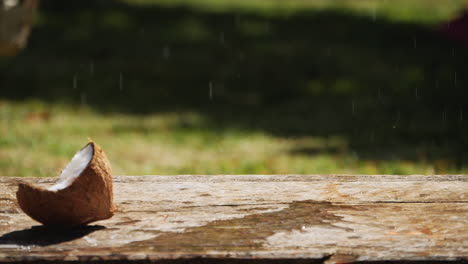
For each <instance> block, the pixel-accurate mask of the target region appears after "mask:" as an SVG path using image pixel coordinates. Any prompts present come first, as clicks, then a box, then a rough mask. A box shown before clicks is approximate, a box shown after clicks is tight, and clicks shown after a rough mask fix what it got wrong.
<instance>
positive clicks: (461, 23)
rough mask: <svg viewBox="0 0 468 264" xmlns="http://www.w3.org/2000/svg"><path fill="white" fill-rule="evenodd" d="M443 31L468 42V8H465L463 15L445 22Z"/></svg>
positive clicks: (455, 38) (456, 38) (458, 39)
mask: <svg viewBox="0 0 468 264" xmlns="http://www.w3.org/2000/svg"><path fill="white" fill-rule="evenodd" d="M441 32H442V33H443V34H444V35H446V36H448V37H450V38H452V39H454V40H456V41H461V42H463V43H465V44H468V10H465V11H464V12H463V13H462V14H461V16H459V17H457V18H455V19H454V20H451V21H449V22H448V23H446V24H444V25H443V26H442V29H441Z"/></svg>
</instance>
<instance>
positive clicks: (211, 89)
mask: <svg viewBox="0 0 468 264" xmlns="http://www.w3.org/2000/svg"><path fill="white" fill-rule="evenodd" d="M208 96H209V98H210V101H211V100H213V82H212V81H210V82H209V83H208Z"/></svg>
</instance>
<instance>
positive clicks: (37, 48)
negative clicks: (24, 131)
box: [0, 0, 468, 169]
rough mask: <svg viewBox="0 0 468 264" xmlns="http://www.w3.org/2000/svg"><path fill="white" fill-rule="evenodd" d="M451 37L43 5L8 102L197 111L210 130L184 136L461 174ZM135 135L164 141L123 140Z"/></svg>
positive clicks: (385, 26)
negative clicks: (341, 152) (273, 141)
mask: <svg viewBox="0 0 468 264" xmlns="http://www.w3.org/2000/svg"><path fill="white" fill-rule="evenodd" d="M437 30H438V29H437V27H432V28H431V27H429V26H423V25H417V24H411V23H397V22H392V21H389V20H385V19H383V18H382V19H380V18H378V17H377V18H375V19H373V18H371V17H365V16H359V15H357V14H353V13H349V12H342V11H337V10H334V11H332V10H322V11H317V10H315V11H314V10H305V11H302V12H297V13H295V14H293V15H290V16H287V17H283V16H273V15H272V16H266V15H262V14H256V13H254V12H246V11H244V12H242V11H239V10H237V11H236V10H232V11H226V12H220V13H217V12H210V11H202V10H197V9H189V8H181V7H177V6H172V7H162V6H132V5H127V4H124V3H122V2H118V1H105V0H101V1H80V2H73V3H69V2H63V3H62V2H61V1H43V2H42V6H41V23H39V24H38V25H37V26H36V27H35V28H34V30H33V33H32V35H31V38H30V42H29V44H28V47H27V49H26V50H24V51H23V52H22V53H21V54H20V55H19V56H18V57H16V58H13V59H6V60H5V59H4V60H3V61H1V60H0V87H1V89H0V98H7V99H8V100H23V99H25V98H39V99H41V100H46V101H52V102H56V101H65V102H68V103H70V104H74V105H78V106H79V105H81V104H86V105H91V106H93V107H95V108H96V109H99V110H101V111H103V112H125V113H133V114H138V115H144V114H146V113H155V112H178V111H192V112H197V113H200V114H201V115H202V116H203V117H204V118H205V120H206V122H204V123H203V124H197V125H196V127H191V126H190V124H188V126H187V127H184V129H192V128H194V129H207V130H212V131H221V132H222V131H223V130H226V129H231V128H236V129H237V128H238V129H243V130H250V131H261V132H265V133H268V134H271V135H274V136H278V137H310V136H313V137H322V138H328V137H330V136H340V137H343V138H345V140H346V141H347V142H349V146H348V150H352V151H353V152H355V153H356V154H357V155H359V158H360V159H369V160H389V159H407V160H413V161H425V162H434V161H439V160H446V161H447V162H449V163H450V164H452V167H456V168H458V169H461V168H462V167H463V166H464V164H466V163H467V162H468V156H467V155H466V154H465V153H466V151H465V149H466V148H467V147H468V132H467V131H468V122H466V116H467V115H468V104H466V101H467V98H468V89H466V87H467V85H468V59H467V58H468V48H467V47H466V46H462V45H461V44H460V43H455V42H452V41H451V40H449V39H447V38H446V37H444V36H442V35H441V34H439V33H438V31H437ZM135 130H142V131H144V132H145V133H151V132H153V131H155V128H152V127H119V128H116V131H115V132H116V136H118V134H119V133H125V131H135ZM321 151H322V150H320V149H319V150H316V149H310V148H308V147H307V146H303V147H299V148H298V149H297V150H293V152H294V153H295V154H300V155H315V154H317V153H321ZM332 153H334V151H332Z"/></svg>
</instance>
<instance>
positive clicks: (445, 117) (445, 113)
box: [442, 107, 447, 122]
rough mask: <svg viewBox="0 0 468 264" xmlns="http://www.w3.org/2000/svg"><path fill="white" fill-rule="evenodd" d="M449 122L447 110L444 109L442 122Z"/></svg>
mask: <svg viewBox="0 0 468 264" xmlns="http://www.w3.org/2000/svg"><path fill="white" fill-rule="evenodd" d="M446 120H447V108H445V107H444V110H443V111H442V121H444V122H445V121H446Z"/></svg>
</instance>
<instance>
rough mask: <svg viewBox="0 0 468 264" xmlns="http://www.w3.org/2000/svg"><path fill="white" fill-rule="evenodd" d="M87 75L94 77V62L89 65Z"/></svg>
mask: <svg viewBox="0 0 468 264" xmlns="http://www.w3.org/2000/svg"><path fill="white" fill-rule="evenodd" d="M89 74H91V76H92V75H94V61H91V62H90V63H89Z"/></svg>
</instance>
